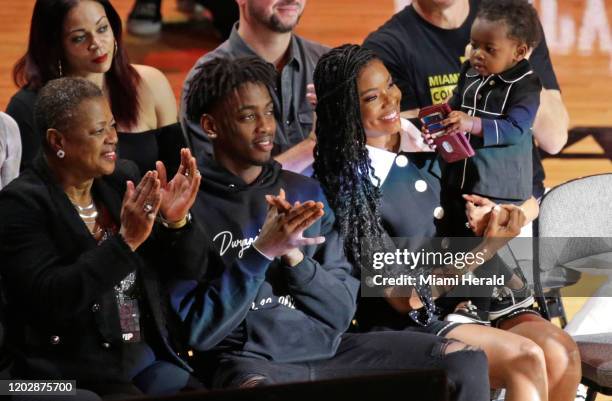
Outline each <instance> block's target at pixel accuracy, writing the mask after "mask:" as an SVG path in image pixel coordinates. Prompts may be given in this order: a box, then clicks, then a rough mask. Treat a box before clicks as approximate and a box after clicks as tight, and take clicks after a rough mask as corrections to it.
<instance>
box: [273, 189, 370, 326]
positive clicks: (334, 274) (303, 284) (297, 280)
mask: <svg viewBox="0 0 612 401" xmlns="http://www.w3.org/2000/svg"><path fill="white" fill-rule="evenodd" d="M324 204H325V209H324V210H325V214H324V215H323V217H322V218H321V219H322V222H321V231H320V233H314V235H321V236H324V237H325V242H324V243H323V244H321V245H318V246H316V250H315V251H314V253H311V252H308V251H306V250H304V251H303V253H304V259H303V260H302V261H301V262H300V263H298V264H297V265H295V266H287V265H284V266H283V269H284V272H285V274H286V276H287V282H288V287H289V291H290V292H291V295H292V296H293V297H294V299H295V301H296V305H298V309H300V310H302V311H304V312H305V313H306V314H307V315H308V316H310V317H311V318H313V319H315V320H317V321H318V322H322V323H323V324H324V325H325V326H327V327H328V328H330V329H331V331H332V334H333V335H339V334H341V333H343V332H344V331H346V329H347V328H348V326H349V324H350V322H351V319H352V318H353V316H354V314H355V309H356V298H357V291H358V289H359V281H358V280H357V279H356V278H355V277H353V276H352V266H351V264H350V263H349V262H348V260H347V259H346V256H345V254H344V247H343V243H342V240H341V238H340V235H339V234H338V232H337V231H336V230H335V229H334V215H333V212H332V210H331V208H330V207H329V206H328V205H327V202H325V201H324ZM314 235H312V236H314ZM304 236H306V237H309V236H311V235H308V232H307V231H306V232H305V234H304ZM309 254H312V256H308V255H309Z"/></svg>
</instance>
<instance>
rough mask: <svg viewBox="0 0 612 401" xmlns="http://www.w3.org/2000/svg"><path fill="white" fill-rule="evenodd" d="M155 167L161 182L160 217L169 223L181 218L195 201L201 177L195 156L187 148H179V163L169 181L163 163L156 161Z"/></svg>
mask: <svg viewBox="0 0 612 401" xmlns="http://www.w3.org/2000/svg"><path fill="white" fill-rule="evenodd" d="M155 167H156V169H157V174H158V175H159V181H160V183H161V205H160V209H159V210H160V212H161V215H162V217H163V218H164V219H166V220H167V221H169V222H171V223H174V222H178V221H181V220H183V219H184V218H185V217H186V216H187V213H188V212H189V209H190V208H191V206H192V205H193V202H195V198H196V195H197V194H198V189H199V188H200V180H201V178H202V177H201V176H200V172H199V171H198V168H197V164H196V159H195V157H193V156H191V151H190V150H189V149H187V148H183V149H181V165H180V166H179V168H178V171H177V172H176V175H175V176H174V178H172V180H171V181H170V182H167V179H166V168H165V166H164V163H162V162H160V161H158V162H157V163H156V165H155Z"/></svg>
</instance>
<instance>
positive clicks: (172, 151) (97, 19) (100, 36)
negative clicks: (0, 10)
mask: <svg viewBox="0 0 612 401" xmlns="http://www.w3.org/2000/svg"><path fill="white" fill-rule="evenodd" d="M62 76H70V77H82V78H86V79H88V80H89V81H91V82H93V83H95V84H96V85H97V86H98V87H99V88H100V89H102V91H103V93H104V96H105V97H106V99H107V100H108V102H109V104H110V106H111V110H112V112H113V115H114V116H115V118H116V120H117V131H118V132H119V156H120V157H121V158H125V159H130V160H133V161H135V162H136V164H137V165H138V167H139V168H140V170H141V171H146V170H151V169H154V168H155V161H157V160H161V161H163V162H164V163H165V164H166V165H167V167H168V170H169V171H170V172H171V173H172V172H174V171H176V169H177V168H178V165H179V163H180V159H179V157H178V155H179V149H180V148H181V147H182V146H183V144H184V142H183V141H184V140H183V136H182V133H181V130H180V126H179V125H178V123H177V109H176V100H175V98H174V94H173V92H172V89H171V87H170V84H169V83H168V80H167V79H166V77H165V76H164V75H163V74H162V73H161V72H160V71H158V70H157V69H155V68H152V67H148V66H144V65H132V64H129V62H128V58H127V54H126V52H125V48H124V46H123V41H122V30H121V18H120V17H119V15H118V14H117V12H116V11H115V9H114V8H113V6H112V5H111V4H110V2H109V1H108V0H83V1H80V0H37V1H36V4H35V6H34V12H33V14H32V21H31V26H30V38H29V43H28V50H27V52H26V54H25V55H24V56H23V57H22V58H21V59H20V60H19V61H18V62H17V63H16V65H15V68H14V70H13V79H14V81H15V83H16V84H17V85H18V86H19V87H20V88H21V89H20V90H19V91H18V92H17V93H16V94H15V95H14V96H13V98H12V99H11V101H10V103H9V105H8V107H7V113H8V114H9V115H11V116H12V117H13V118H14V119H15V120H16V121H17V123H18V124H19V128H20V131H21V139H22V144H23V158H22V170H23V166H27V165H28V164H29V163H30V162H31V161H32V159H33V158H34V156H35V155H36V153H38V151H39V149H40V146H41V143H42V140H43V133H41V132H39V130H38V129H37V128H36V126H35V124H34V116H33V110H34V102H35V100H36V96H37V92H38V90H39V89H40V88H41V87H42V86H44V85H45V84H46V83H47V82H48V81H49V80H51V79H55V78H59V77H62Z"/></svg>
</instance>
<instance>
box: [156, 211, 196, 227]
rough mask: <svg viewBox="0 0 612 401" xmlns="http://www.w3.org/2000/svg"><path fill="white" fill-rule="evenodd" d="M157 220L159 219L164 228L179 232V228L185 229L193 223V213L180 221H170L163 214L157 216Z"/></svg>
mask: <svg viewBox="0 0 612 401" xmlns="http://www.w3.org/2000/svg"><path fill="white" fill-rule="evenodd" d="M157 218H158V219H159V222H160V223H161V224H162V226H164V227H166V228H169V229H171V230H178V229H179V228H183V227H185V226H186V225H187V223H189V222H190V221H191V213H187V215H186V216H185V217H183V218H182V219H180V220H179V221H168V220H166V219H165V218H164V217H163V216H162V215H161V213H159V214H158V215H157Z"/></svg>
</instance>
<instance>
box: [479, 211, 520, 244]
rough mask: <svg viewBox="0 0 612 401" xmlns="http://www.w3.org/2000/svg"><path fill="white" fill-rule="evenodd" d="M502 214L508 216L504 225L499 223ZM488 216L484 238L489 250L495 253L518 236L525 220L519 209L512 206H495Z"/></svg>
mask: <svg viewBox="0 0 612 401" xmlns="http://www.w3.org/2000/svg"><path fill="white" fill-rule="evenodd" d="M504 213H507V214H508V218H507V221H506V222H505V223H503V222H502V221H501V219H502V214H504ZM490 215H491V217H490V218H489V224H488V225H487V228H486V229H485V232H484V237H485V242H486V244H487V247H488V248H489V250H490V251H493V252H497V251H498V250H499V249H500V248H501V247H503V246H504V245H506V243H508V241H510V240H511V239H512V238H514V237H516V236H517V235H519V233H520V232H521V227H523V225H524V224H525V219H526V218H525V213H524V212H523V211H522V210H521V208H520V207H518V206H514V205H501V206H500V205H497V206H495V207H494V208H493V210H491V213H490Z"/></svg>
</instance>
